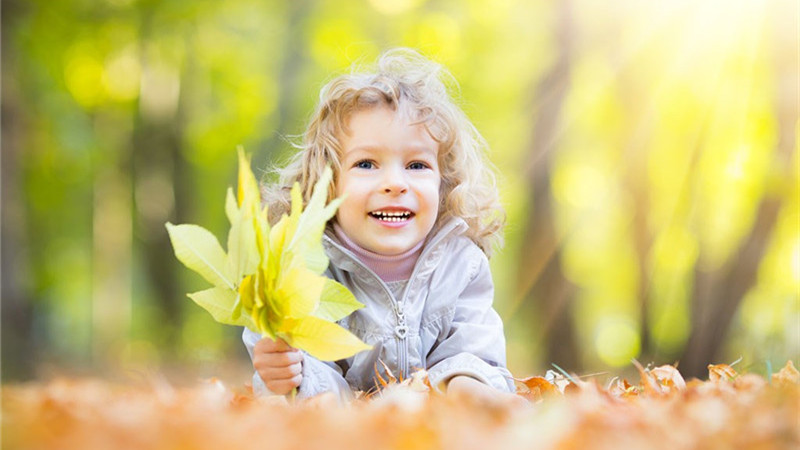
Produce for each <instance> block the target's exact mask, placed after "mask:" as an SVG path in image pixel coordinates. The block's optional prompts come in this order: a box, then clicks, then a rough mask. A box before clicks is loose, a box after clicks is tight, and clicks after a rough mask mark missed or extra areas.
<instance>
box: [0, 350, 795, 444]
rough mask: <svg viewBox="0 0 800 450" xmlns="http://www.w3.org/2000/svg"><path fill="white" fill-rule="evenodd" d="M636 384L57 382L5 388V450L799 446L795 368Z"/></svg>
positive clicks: (662, 373)
mask: <svg viewBox="0 0 800 450" xmlns="http://www.w3.org/2000/svg"><path fill="white" fill-rule="evenodd" d="M638 368H639V373H640V379H639V380H638V381H637V382H636V383H635V384H634V383H631V382H629V381H627V380H622V379H612V380H611V381H609V382H606V384H605V385H603V386H601V385H599V384H598V383H597V382H596V381H581V380H579V379H576V378H571V377H570V378H568V377H563V376H555V377H554V376H553V374H552V373H550V374H549V375H550V376H548V377H531V378H527V379H524V380H520V383H519V392H518V395H520V396H522V397H524V398H525V399H527V400H528V401H527V402H519V403H514V402H506V401H497V402H489V403H487V402H485V401H477V400H475V399H470V398H452V397H447V396H441V395H438V394H433V393H430V391H429V388H428V386H427V384H426V383H425V380H424V377H420V376H418V377H415V378H414V379H413V380H407V381H405V382H396V381H394V380H387V383H388V386H387V387H386V388H385V389H384V390H383V391H382V392H381V393H379V394H375V395H372V396H366V395H363V396H361V398H360V399H358V400H355V401H353V402H351V403H349V404H347V405H339V404H338V403H337V401H336V400H335V399H334V398H333V397H328V396H320V397H316V398H314V399H311V400H308V401H304V402H297V403H296V404H293V405H290V404H289V403H288V402H286V401H285V400H284V399H283V398H254V397H253V396H252V394H250V392H249V390H248V389H247V388H246V387H244V388H241V389H230V388H228V387H226V386H224V385H223V384H222V383H221V382H220V381H217V380H210V381H207V382H203V383H200V384H198V385H197V386H194V387H191V388H176V387H173V386H171V385H169V384H167V383H152V384H150V385H148V386H131V385H120V384H112V383H108V382H104V381H98V380H74V379H61V380H56V381H53V382H50V383H47V384H41V383H31V384H23V385H8V386H5V387H4V388H3V392H2V400H3V404H2V408H3V415H2V448H9V449H12V448H33V449H38V448H42V449H54V448H75V449H86V448H99V449H109V448H115V449H117V448H148V449H149V448H170V449H172V448H201V449H206V448H207V449H219V448H269V449H316V448H321V449H322V448H324V449H333V448H347V449H351V448H356V449H358V448H364V449H375V448H398V449H409V448H423V449H425V448H454V449H471V448H475V449H486V448H502V449H516V448H526V449H527V448H567V449H569V448H580V449H587V448H589V449H591V448H608V449H619V448H648V449H650V448H655V449H659V448H664V449H681V448H698V449H701V448H702V449H706V448H711V449H714V448H748V449H750V448H757V449H761V448H763V449H781V448H792V449H794V448H800V415H799V414H800V373H798V372H797V370H795V369H794V366H793V365H792V364H791V362H789V363H787V365H786V367H784V368H783V369H782V370H781V371H780V372H778V373H776V374H774V375H772V377H771V378H770V379H769V380H766V379H764V378H763V377H761V376H758V375H754V374H737V373H736V371H735V370H734V369H732V368H731V367H730V366H726V365H718V366H709V379H708V380H706V381H700V380H690V381H688V382H686V381H684V380H683V378H682V377H681V376H680V374H679V373H678V371H677V370H675V368H674V367H672V366H661V367H655V368H642V367H638Z"/></svg>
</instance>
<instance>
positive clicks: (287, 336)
mask: <svg viewBox="0 0 800 450" xmlns="http://www.w3.org/2000/svg"><path fill="white" fill-rule="evenodd" d="M278 335H279V336H280V337H282V338H283V339H284V340H285V341H286V342H287V343H288V344H289V345H291V346H292V347H295V348H299V349H302V350H305V351H306V352H308V354H309V355H311V356H313V357H315V358H317V359H319V360H320V361H337V360H340V359H344V358H349V357H351V356H353V355H355V354H356V353H358V352H360V351H363V350H369V349H371V348H372V346H370V345H367V344H365V343H364V342H362V341H361V340H360V339H359V338H357V337H356V336H355V335H353V334H352V333H350V332H349V331H347V330H345V329H344V328H342V327H340V326H339V325H337V324H335V323H332V322H328V321H326V320H322V319H320V318H317V317H313V316H308V317H303V318H301V319H286V320H284V321H283V323H281V329H280V332H279V333H278Z"/></svg>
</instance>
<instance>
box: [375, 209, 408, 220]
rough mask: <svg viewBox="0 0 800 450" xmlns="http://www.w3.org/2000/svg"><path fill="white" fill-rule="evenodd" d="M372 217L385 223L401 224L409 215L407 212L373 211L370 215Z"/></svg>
mask: <svg viewBox="0 0 800 450" xmlns="http://www.w3.org/2000/svg"><path fill="white" fill-rule="evenodd" d="M370 214H371V215H372V216H373V217H375V218H377V219H380V220H384V221H387V222H402V221H404V220H408V218H409V217H411V213H409V212H407V211H406V212H383V211H375V212H372V213H370Z"/></svg>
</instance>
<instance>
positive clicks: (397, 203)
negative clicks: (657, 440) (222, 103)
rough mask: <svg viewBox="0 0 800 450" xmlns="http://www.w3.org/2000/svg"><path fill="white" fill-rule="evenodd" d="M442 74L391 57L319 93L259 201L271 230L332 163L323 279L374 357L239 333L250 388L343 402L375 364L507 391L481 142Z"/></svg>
mask: <svg viewBox="0 0 800 450" xmlns="http://www.w3.org/2000/svg"><path fill="white" fill-rule="evenodd" d="M442 76H445V77H447V76H449V74H448V73H447V72H446V71H444V70H443V69H441V68H440V66H438V65H437V64H435V63H433V62H431V61H429V60H427V59H425V58H424V57H422V56H421V55H419V54H418V53H416V52H414V51H412V50H407V49H397V50H392V51H389V52H386V53H385V54H384V55H383V56H382V57H381V58H380V59H379V61H378V64H377V70H376V72H375V73H363V74H349V75H343V76H340V77H338V78H336V79H334V80H333V81H331V82H330V83H329V84H328V85H327V86H325V87H324V88H323V89H322V91H321V93H320V101H319V105H318V106H317V109H316V111H315V113H314V115H313V117H312V120H311V123H310V124H309V127H308V130H307V131H306V133H305V136H304V142H303V144H302V146H300V151H299V152H298V153H297V154H296V155H295V157H294V159H293V160H292V161H291V162H290V163H289V164H288V166H287V167H285V168H284V169H282V170H281V171H280V174H281V177H280V181H279V183H278V184H277V185H275V186H268V187H266V188H265V194H266V202H267V204H268V205H269V214H270V221H272V222H274V221H277V220H278V218H279V217H280V216H281V214H283V213H284V212H287V211H288V210H289V190H290V188H291V186H292V184H294V182H295V181H298V182H299V183H300V186H301V188H302V190H303V195H304V199H305V200H306V201H307V200H308V199H309V198H310V195H311V189H312V187H313V186H314V183H315V182H316V181H317V180H318V179H319V177H320V175H321V173H322V171H323V169H324V168H325V166H326V165H329V164H330V165H332V166H333V169H334V180H333V182H332V184H333V186H332V187H333V189H331V198H333V196H336V197H339V196H344V201H343V203H342V204H341V206H340V208H339V210H338V211H337V214H336V216H335V218H334V219H332V220H331V223H329V224H328V227H327V229H326V232H325V235H324V238H323V245H324V247H325V251H326V253H327V255H328V257H329V258H330V264H329V268H328V272H327V275H328V276H329V277H331V278H333V279H334V280H336V281H338V282H340V283H342V284H343V285H344V286H346V287H347V288H348V289H350V291H351V292H352V293H353V294H354V295H355V296H356V298H357V299H358V300H359V301H360V302H362V303H364V305H365V307H364V308H362V309H359V310H357V311H356V312H354V313H353V314H351V315H350V316H348V317H347V318H345V319H343V320H342V321H340V325H342V326H343V327H345V328H347V329H349V330H350V331H351V332H352V333H354V334H355V335H357V336H358V337H359V338H360V339H361V340H363V341H364V342H366V343H367V344H370V345H372V349H371V350H368V351H364V352H361V353H359V354H357V355H355V356H353V357H351V358H347V359H345V360H341V361H336V362H335V363H333V362H321V361H318V360H316V359H315V358H313V357H311V356H310V355H307V354H304V353H302V352H300V351H298V350H295V349H293V348H291V347H289V346H288V345H287V344H286V343H285V342H283V341H282V340H278V341H277V342H274V341H272V340H271V339H269V338H263V339H262V338H261V336H259V335H257V334H256V333H253V332H251V331H249V330H247V329H245V331H244V335H243V340H244V343H245V345H246V346H247V350H248V352H249V353H250V357H251V358H252V361H253V366H254V367H255V369H256V373H255V374H254V377H253V387H254V390H255V391H256V392H269V393H274V394H287V393H289V392H291V391H292V389H294V388H299V389H298V391H297V392H298V395H299V396H300V397H310V396H313V395H316V394H320V393H323V392H334V393H336V394H338V395H339V396H340V397H341V398H346V397H348V396H350V394H351V392H352V391H351V390H363V391H368V390H374V389H375V388H376V381H375V380H376V377H375V371H376V370H378V371H380V372H383V374H382V376H384V377H385V376H386V374H385V370H384V366H383V364H385V365H386V366H387V367H388V368H389V369H390V370H391V372H392V373H393V374H394V375H395V376H397V377H403V378H407V377H409V376H410V374H411V373H413V371H414V370H415V369H419V368H423V369H426V370H427V372H428V377H429V381H430V383H431V385H432V386H433V387H434V388H435V389H437V390H442V391H445V390H446V391H448V392H449V393H450V392H464V393H468V394H473V395H477V396H483V397H487V398H488V396H491V395H494V394H495V393H498V394H499V393H500V392H513V390H514V385H513V380H512V378H511V375H510V374H509V372H508V371H507V370H506V368H505V339H504V336H503V324H502V321H501V320H500V317H499V316H498V315H497V313H496V312H495V311H494V309H492V300H493V295H494V292H493V284H492V277H491V273H490V272H489V264H488V259H487V258H488V256H489V255H490V253H491V250H492V246H493V244H497V243H498V241H499V240H500V235H499V234H500V231H501V228H502V226H503V224H504V220H505V216H504V213H503V212H502V208H501V207H500V204H499V199H498V193H497V189H496V186H495V182H494V176H493V173H492V172H491V170H490V166H489V164H488V162H487V161H486V160H485V157H484V155H483V150H484V148H485V142H484V141H483V139H482V137H481V136H480V134H479V133H478V132H477V130H476V129H475V127H474V126H473V125H472V123H470V121H469V119H468V118H467V117H466V115H465V114H464V113H463V112H462V111H461V110H460V109H459V108H458V107H457V106H456V105H455V104H454V103H453V101H452V100H451V98H450V96H449V94H448V91H447V88H446V86H445V84H444V83H443V81H442ZM382 363H383V364H382ZM499 395H503V394H499ZM506 395H507V394H506Z"/></svg>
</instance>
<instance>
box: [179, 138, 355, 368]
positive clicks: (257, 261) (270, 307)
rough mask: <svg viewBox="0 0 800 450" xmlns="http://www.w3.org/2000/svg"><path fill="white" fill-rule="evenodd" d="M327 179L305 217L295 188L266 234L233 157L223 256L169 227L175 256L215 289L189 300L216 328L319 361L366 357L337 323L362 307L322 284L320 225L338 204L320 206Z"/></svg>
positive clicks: (247, 172)
mask: <svg viewBox="0 0 800 450" xmlns="http://www.w3.org/2000/svg"><path fill="white" fill-rule="evenodd" d="M332 176H333V173H332V171H331V169H330V167H328V168H326V170H325V172H324V174H323V175H322V177H321V178H320V180H319V181H318V182H317V183H316V184H315V185H314V189H313V192H312V195H311V199H310V200H309V202H308V205H307V206H306V208H305V210H304V209H303V198H302V194H301V192H300V186H299V185H298V184H297V183H295V185H294V186H293V187H292V191H291V202H292V203H291V212H290V214H289V215H286V214H284V215H283V217H281V219H280V220H279V221H278V222H277V223H276V224H275V225H274V226H273V227H271V228H270V225H269V222H268V221H267V207H266V206H264V207H262V206H261V194H260V191H259V188H258V182H257V181H256V178H255V176H254V175H253V172H252V170H251V169H250V158H249V157H248V156H245V154H244V152H243V151H242V150H241V149H239V179H238V184H239V186H238V191H237V195H236V197H235V198H234V195H233V190H232V189H231V188H228V192H227V197H226V202H225V214H226V215H227V216H228V220H229V221H230V224H231V228H230V231H229V232H228V253H227V254H226V253H225V251H224V250H223V249H222V246H221V245H220V244H219V241H217V238H216V237H214V235H213V234H212V233H211V232H209V231H208V230H206V229H205V228H202V227H200V226H197V225H191V224H184V225H173V224H171V223H167V224H166V226H167V231H168V232H169V237H170V240H171V241H172V247H173V248H174V250H175V256H176V257H177V258H178V260H180V261H181V262H182V263H183V264H184V265H185V266H186V267H188V268H190V269H192V270H194V271H195V272H197V273H199V274H200V275H201V276H202V277H203V278H205V279H206V281H208V282H209V283H211V284H212V285H213V287H211V288H209V289H206V290H203V291H199V292H195V293H191V294H188V296H189V298H191V299H192V300H194V302H195V303H197V304H198V305H200V306H201V307H203V308H204V309H205V310H206V311H208V312H209V313H210V314H211V316H212V317H214V319H215V320H216V321H217V322H220V323H224V324H229V325H239V326H244V327H247V328H249V329H250V330H252V331H254V332H257V333H260V334H262V335H263V336H268V337H270V338H271V339H276V338H281V339H283V340H285V341H286V343H288V344H289V345H291V346H292V347H295V348H298V349H300V350H304V351H306V352H307V353H309V354H310V355H312V356H314V357H315V358H317V359H319V360H323V361H334V360H338V359H342V358H347V357H350V356H352V355H354V354H356V353H358V352H360V351H362V350H366V349H369V348H370V346H368V345H366V344H365V343H364V342H362V341H361V340H360V339H358V338H357V337H356V336H354V335H353V334H351V333H350V332H349V331H347V330H345V329H344V328H342V327H340V326H339V325H337V324H336V323H335V322H336V321H337V320H339V319H342V318H344V317H346V316H347V315H349V314H350V313H352V312H353V311H355V310H357V309H359V308H361V307H363V306H364V305H363V304H361V303H359V302H358V301H357V300H356V299H355V297H354V296H353V294H352V293H351V292H350V291H349V290H347V288H345V287H344V286H342V285H341V284H339V283H337V282H335V281H333V280H331V279H329V278H327V277H325V276H323V275H322V273H323V272H324V271H325V270H326V269H327V267H328V257H327V256H326V255H325V251H324V250H323V247H322V234H323V232H324V230H325V224H326V223H327V221H328V220H329V219H330V218H331V217H333V215H334V214H335V213H336V209H337V208H338V207H339V204H340V203H341V199H335V200H333V201H331V202H330V203H327V204H326V201H327V198H328V184H329V183H330V181H331V178H332Z"/></svg>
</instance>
